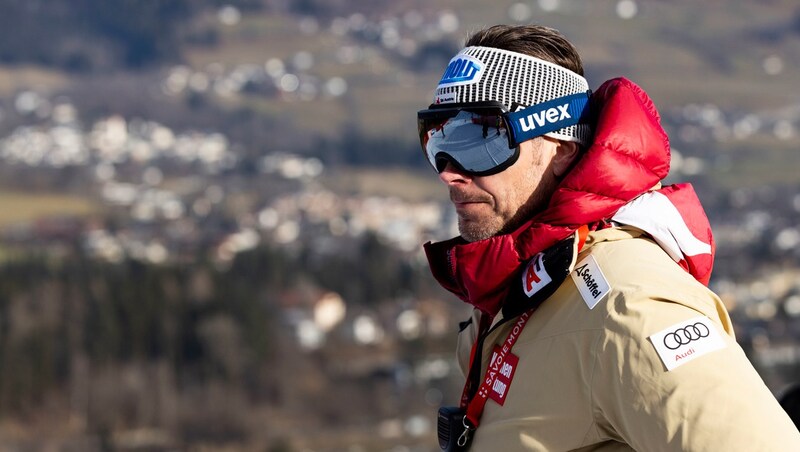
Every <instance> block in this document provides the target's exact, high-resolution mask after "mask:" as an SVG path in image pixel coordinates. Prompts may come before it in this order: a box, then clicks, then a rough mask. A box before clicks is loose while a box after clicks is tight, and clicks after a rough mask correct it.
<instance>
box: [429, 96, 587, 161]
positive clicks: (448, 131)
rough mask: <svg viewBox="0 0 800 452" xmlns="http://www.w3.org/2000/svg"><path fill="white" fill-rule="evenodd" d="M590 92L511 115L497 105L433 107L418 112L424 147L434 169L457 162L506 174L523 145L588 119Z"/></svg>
mask: <svg viewBox="0 0 800 452" xmlns="http://www.w3.org/2000/svg"><path fill="white" fill-rule="evenodd" d="M589 94H590V93H589V92H586V93H578V94H572V95H569V96H564V97H561V98H558V99H553V100H550V101H547V102H543V103H541V104H537V105H533V106H530V107H527V108H525V109H522V110H519V111H516V112H507V111H505V108H504V107H503V106H502V105H501V104H500V103H498V102H486V103H471V104H443V105H431V107H430V108H428V109H427V110H421V111H419V112H417V127H418V131H419V138H420V144H421V145H422V150H423V152H425V154H426V156H427V158H428V161H429V162H430V164H431V166H433V167H434V169H436V171H437V172H442V171H444V168H445V166H447V163H448V162H450V163H453V165H455V166H456V167H457V168H458V169H459V170H461V171H464V172H466V173H469V174H472V175H476V176H485V175H490V174H495V173H498V172H500V171H503V170H504V169H506V168H507V167H508V166H510V165H512V164H513V163H514V162H515V161H516V159H517V157H518V156H519V149H518V146H519V144H520V143H522V142H524V141H527V140H530V139H532V138H536V137H538V136H541V135H544V134H546V133H549V132H553V131H556V130H560V129H562V128H564V127H569V126H572V125H575V124H578V123H579V122H583V121H584V120H585V116H586V113H587V111H588V108H587V106H588V100H589Z"/></svg>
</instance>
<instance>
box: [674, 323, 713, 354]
mask: <svg viewBox="0 0 800 452" xmlns="http://www.w3.org/2000/svg"><path fill="white" fill-rule="evenodd" d="M709 334H711V330H709V329H708V327H707V326H706V324H705V323H702V322H697V323H693V324H691V325H689V326H685V327H683V328H678V329H677V330H675V331H672V332H669V333H667V335H666V336H664V347H667V348H668V349H670V350H677V349H679V348H680V347H681V345H688V344H689V343H690V342H692V341H696V340H698V339H702V338H704V337H708V335H709Z"/></svg>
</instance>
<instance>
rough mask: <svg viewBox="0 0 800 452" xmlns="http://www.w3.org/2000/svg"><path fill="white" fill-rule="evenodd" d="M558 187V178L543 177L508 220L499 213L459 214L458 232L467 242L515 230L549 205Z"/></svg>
mask: <svg viewBox="0 0 800 452" xmlns="http://www.w3.org/2000/svg"><path fill="white" fill-rule="evenodd" d="M557 187H558V181H557V180H555V179H551V178H543V179H542V180H540V181H539V184H538V185H537V186H536V189H535V190H534V191H533V192H532V193H531V194H530V196H528V198H527V200H526V201H525V202H524V203H522V205H520V206H519V208H518V209H517V211H516V212H515V213H514V215H513V216H511V218H509V219H507V220H506V219H504V218H503V217H502V216H500V215H499V214H496V215H491V216H488V217H486V218H481V217H477V216H475V217H473V216H462V215H459V216H458V232H459V233H460V234H461V237H462V238H463V239H464V240H466V241H467V242H477V241H480V240H486V239H488V238H491V237H494V236H497V235H502V234H507V233H510V232H513V231H515V230H516V229H518V228H519V227H520V226H522V225H523V224H525V222H527V221H528V220H530V219H531V218H532V217H533V216H534V215H536V214H537V213H539V212H541V211H542V210H544V209H545V208H546V207H547V205H548V203H549V201H550V197H551V196H552V195H553V193H554V192H555V190H556V188H557Z"/></svg>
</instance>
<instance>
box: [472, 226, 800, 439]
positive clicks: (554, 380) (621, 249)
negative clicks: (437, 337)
mask: <svg viewBox="0 0 800 452" xmlns="http://www.w3.org/2000/svg"><path fill="white" fill-rule="evenodd" d="M588 255H591V256H592V257H593V258H594V260H595V262H596V263H597V265H598V267H599V268H600V271H601V272H602V277H603V279H604V280H605V281H606V282H607V283H608V286H609V287H610V291H609V292H608V293H607V294H606V295H605V296H604V297H603V298H602V299H600V301H599V302H598V303H597V304H596V305H595V306H594V307H593V308H592V309H590V308H589V303H587V302H586V301H585V299H584V297H583V296H582V295H581V294H580V292H579V291H578V289H577V287H578V284H580V283H582V282H583V279H578V280H575V279H573V278H572V277H567V279H566V280H565V281H564V282H563V283H562V284H561V285H560V287H559V288H558V290H557V291H556V292H555V294H554V295H553V296H551V297H550V298H549V299H548V300H547V301H545V302H544V304H543V305H542V306H541V307H540V308H539V309H538V310H537V311H536V312H535V313H534V314H533V316H532V317H531V319H530V321H529V322H528V324H527V326H526V327H525V329H524V331H523V332H522V334H521V336H520V338H519V340H518V341H517V343H516V345H515V346H514V347H513V349H512V350H511V353H513V354H514V355H516V356H517V357H519V362H518V364H517V366H516V369H515V373H514V374H513V379H512V381H511V384H510V385H509V386H508V389H507V393H506V398H505V400H504V404H503V405H502V406H501V405H499V404H498V403H497V402H495V401H493V400H488V401H487V403H486V407H485V410H484V412H483V416H482V418H481V424H480V427H479V428H478V429H477V431H476V432H475V435H474V440H473V442H472V447H471V449H470V450H472V451H493V452H494V451H502V452H512V451H572V450H580V451H590V450H591V451H595V450H598V451H599V450H602V451H616V450H638V451H727V452H731V451H747V452H753V451H800V433H798V431H797V429H796V428H795V426H794V424H792V422H791V421H790V419H789V418H788V416H787V415H786V414H785V413H784V411H783V410H782V409H781V407H780V406H779V405H778V402H777V401H776V399H775V397H774V396H773V394H772V393H771V392H770V391H769V389H768V388H767V387H766V385H765V384H764V382H763V381H762V379H761V378H760V377H759V375H758V374H757V373H756V371H755V370H754V369H753V366H752V365H751V364H750V362H749V361H748V359H747V357H746V356H745V354H744V353H743V351H742V349H741V348H740V347H739V345H738V344H737V343H736V340H735V338H734V334H733V328H732V326H731V321H730V318H729V317H728V313H727V312H726V310H725V307H724V306H723V305H722V303H721V301H720V300H719V298H718V297H717V296H716V295H715V294H714V293H712V292H711V291H710V290H708V289H707V288H706V287H705V286H703V285H702V284H700V283H698V282H697V281H696V280H694V278H692V276H691V275H689V273H687V272H685V271H684V270H683V269H681V268H680V267H679V266H678V265H677V264H675V263H674V262H673V261H672V260H671V259H670V258H669V256H668V255H667V254H666V253H665V252H664V251H662V250H661V248H659V246H658V245H656V244H655V243H654V242H652V241H651V240H649V239H647V238H645V237H644V236H642V234H641V232H639V231H638V230H635V229H631V228H627V229H626V228H623V229H619V228H615V229H606V230H602V231H599V232H594V233H592V234H590V236H589V239H588V240H587V242H586V245H585V246H584V248H583V250H582V252H581V253H580V255H579V256H578V257H577V262H578V263H579V264H580V263H581V262H582V260H583V259H584V258H586V257H587V256H588ZM573 273H574V270H573ZM698 318H699V319H698ZM476 320H477V319H473V322H472V323H471V325H470V326H469V327H467V328H466V329H465V330H464V331H462V333H461V334H460V336H459V347H458V348H459V363H460V365H461V368H462V370H463V371H464V373H465V375H466V372H467V367H468V361H469V353H470V348H471V346H472V344H473V342H474V337H475V334H476V331H475V325H477V324H478V322H477V321H476ZM687 321H689V322H688V323H687ZM698 323H699V324H698ZM495 324H499V326H496V327H495V328H494V329H493V330H491V332H490V333H489V336H488V337H487V339H486V341H485V343H484V349H483V352H482V357H483V371H485V369H486V367H487V365H488V361H489V357H490V356H491V354H492V349H493V347H494V345H495V344H499V343H501V342H503V341H504V340H505V338H506V336H507V334H508V331H509V329H510V328H511V327H512V325H513V324H514V322H513V321H507V322H502V319H495ZM705 327H709V328H710V329H709V330H708V333H706V329H705ZM681 328H689V330H682V329H681ZM695 328H696V329H695ZM659 333H660V334H659ZM700 336H704V337H700ZM682 342H686V343H685V344H682ZM657 344H659V346H660V347H661V351H659V350H658V349H657V347H656V345H657ZM665 344H666V345H667V347H665ZM673 349H674V350H673ZM681 356H683V357H682V358H681ZM665 360H666V361H667V362H669V363H670V365H671V366H673V365H674V367H672V370H668V368H667V364H665ZM482 375H483V374H482Z"/></svg>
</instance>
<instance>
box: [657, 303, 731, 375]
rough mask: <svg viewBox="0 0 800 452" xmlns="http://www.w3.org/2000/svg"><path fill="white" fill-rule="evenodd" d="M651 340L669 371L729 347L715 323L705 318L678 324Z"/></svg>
mask: <svg viewBox="0 0 800 452" xmlns="http://www.w3.org/2000/svg"><path fill="white" fill-rule="evenodd" d="M649 339H650V342H652V343H653V346H654V347H655V348H656V352H657V353H658V357H659V358H661V362H663V363H664V366H666V367H667V370H668V371H669V370H673V369H675V368H676V367H678V366H681V365H683V364H686V363H688V362H689V361H691V360H693V359H696V358H699V357H701V356H703V355H705V354H708V353H711V352H713V351H715V350H720V349H723V348H725V347H726V346H727V345H726V344H725V341H724V340H723V339H722V336H721V335H720V333H719V330H717V327H716V325H715V324H714V322H712V321H711V319H709V318H708V317H705V316H700V317H695V318H692V319H689V320H685V321H683V322H681V323H676V324H675V325H672V326H671V327H669V328H667V329H664V330H662V331H659V332H658V333H655V334H653V335H652V336H650V338H649Z"/></svg>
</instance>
